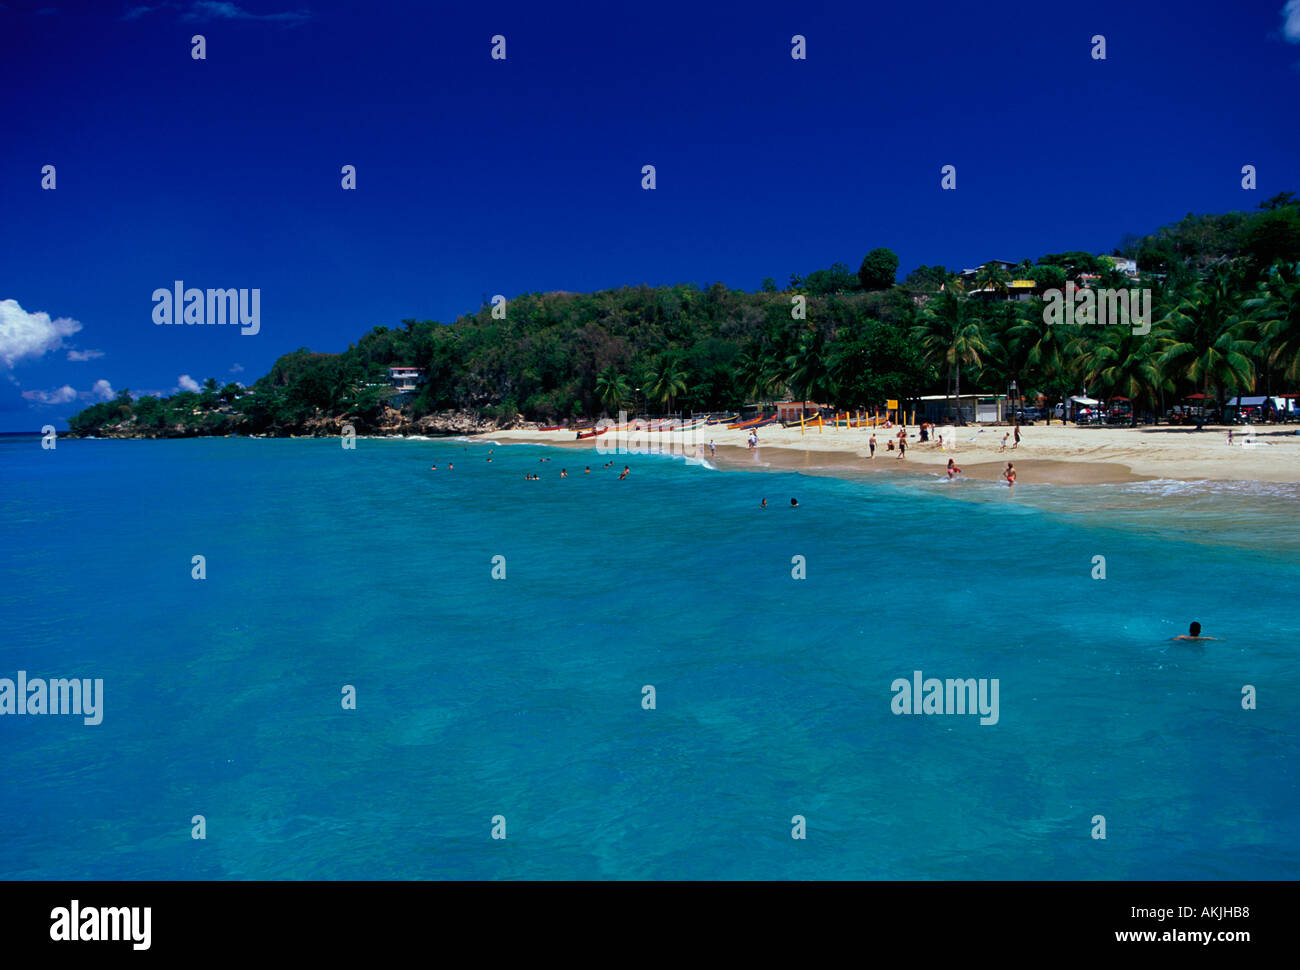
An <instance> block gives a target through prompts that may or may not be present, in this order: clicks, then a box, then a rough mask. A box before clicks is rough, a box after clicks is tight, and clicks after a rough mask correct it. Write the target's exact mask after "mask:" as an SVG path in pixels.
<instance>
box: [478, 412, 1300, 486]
mask: <svg viewBox="0 0 1300 970" xmlns="http://www.w3.org/2000/svg"><path fill="white" fill-rule="evenodd" d="M1245 430H1246V429H1244V428H1242V427H1240V426H1236V427H1234V428H1233V429H1232V431H1233V439H1234V443H1233V444H1232V445H1229V444H1228V443H1227V434H1228V429H1227V428H1226V427H1218V426H1207V427H1206V428H1204V429H1203V430H1201V431H1197V430H1195V428H1190V427H1189V428H1184V427H1170V426H1166V425H1160V426H1154V427H1139V428H1120V427H1077V426H1075V425H1061V424H1058V423H1055V422H1053V423H1052V424H1051V425H1050V426H1048V425H1044V424H1035V425H1031V426H1028V427H1024V428H1022V429H1021V442H1020V446H1019V447H1018V448H1012V447H1011V446H1010V445H1011V441H1012V440H1013V439H1008V446H1007V448H1006V450H1005V451H1003V450H1002V447H1001V446H1002V436H1003V435H1004V434H1006V433H1008V432H1010V431H1011V429H1010V428H1008V427H999V426H988V427H981V426H970V427H965V428H953V427H940V428H938V430H937V431H936V432H935V433H936V434H937V435H942V436H943V440H944V447H943V449H942V450H940V449H939V448H938V447H937V445H936V443H935V442H934V441H929V442H924V443H922V442H921V441H920V439H919V429H918V428H917V427H916V426H914V425H913V426H910V427H908V428H907V433H908V447H907V456H906V458H904V459H902V460H899V459H898V458H897V452H890V451H887V450H886V441H887V439H889V438H890V437H891V436H895V435H897V433H898V428H897V427H895V428H891V429H883V428H882V429H879V430H877V431H875V435H876V442H877V445H876V457H875V459H874V460H871V459H868V457H867V456H868V454H869V449H868V440H869V439H870V437H871V435H872V431H871V430H869V429H866V428H838V429H837V428H830V427H827V428H825V429H823V430H822V431H821V432H820V433H819V432H818V430H817V429H816V428H815V427H814V428H811V429H806V430H804V432H803V433H802V434H801V433H800V429H799V428H797V427H792V428H782V427H781V426H780V425H772V426H769V427H766V428H761V429H759V431H758V437H759V448H758V456H759V457H761V459H762V462H763V463H764V464H766V465H768V466H779V467H790V468H802V469H809V470H811V469H814V468H819V469H822V470H824V471H826V472H828V473H831V474H834V473H835V472H836V470H837V469H845V470H847V469H849V468H860V469H862V470H864V471H865V470H870V469H878V470H880V471H884V470H885V469H886V468H889V467H892V468H898V469H902V468H907V469H909V470H911V471H913V472H916V471H927V472H933V473H935V474H943V473H944V469H945V467H946V466H947V463H948V459H949V458H953V459H955V460H956V462H957V464H958V465H959V466H960V467H961V468H962V471H963V474H965V475H967V476H968V477H975V478H987V479H997V478H998V477H999V475H1000V474H1001V472H1002V469H1003V468H1005V467H1006V463H1007V462H1008V461H1011V462H1014V463H1015V466H1016V470H1017V473H1018V481H1019V482H1022V483H1025V482H1054V483H1059V484H1089V483H1094V482H1095V483H1100V482H1125V481H1135V480H1140V479H1155V478H1160V479H1176V480H1182V481H1201V480H1205V479H1213V480H1221V481H1268V482H1300V425H1295V424H1289V425H1262V426H1259V427H1257V428H1256V429H1255V434H1254V444H1243V443H1242V442H1243V440H1244V439H1245ZM748 434H749V433H748V432H747V431H745V430H741V429H736V430H728V429H727V428H726V427H725V426H722V425H714V426H710V427H705V428H701V429H699V430H698V431H693V432H692V431H687V432H671V431H670V432H653V433H651V432H623V433H619V432H615V431H610V432H608V433H606V434H605V435H602V436H601V437H599V438H595V439H586V440H583V441H578V440H575V435H574V432H572V431H535V430H510V431H495V432H492V433H490V434H484V435H479V436H477V437H480V438H485V439H486V438H491V439H496V440H503V441H528V442H534V443H537V444H548V445H558V446H562V447H567V448H577V449H582V450H591V451H595V450H596V449H597V447H598V446H599V448H600V449H601V450H602V451H604V452H606V453H609V454H610V455H611V456H612V457H617V456H616V455H614V451H615V449H616V448H618V447H619V446H620V445H621V446H622V447H624V448H627V449H628V450H629V451H631V452H632V455H630V456H629V457H632V456H634V455H635V453H636V452H637V451H638V450H639V451H641V452H643V453H644V452H645V451H648V450H650V449H652V448H653V449H659V450H662V451H672V452H675V453H679V454H687V455H691V456H694V455H697V454H698V453H699V449H703V454H704V455H705V456H707V454H708V451H709V448H708V446H709V441H710V440H712V441H713V442H714V444H715V445H716V446H717V448H718V457H719V458H721V459H722V461H723V463H725V464H727V465H728V466H733V465H739V464H744V463H746V462H747V461H750V462H752V460H753V459H754V457H755V456H754V455H753V454H752V453H750V452H749V449H748V446H747V441H748Z"/></svg>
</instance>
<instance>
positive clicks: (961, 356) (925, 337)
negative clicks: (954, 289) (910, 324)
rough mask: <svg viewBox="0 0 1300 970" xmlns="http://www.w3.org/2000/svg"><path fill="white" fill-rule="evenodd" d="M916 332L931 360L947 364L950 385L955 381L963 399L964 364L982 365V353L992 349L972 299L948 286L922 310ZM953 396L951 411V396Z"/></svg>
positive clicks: (950, 410) (958, 395) (957, 394)
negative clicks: (952, 291)
mask: <svg viewBox="0 0 1300 970" xmlns="http://www.w3.org/2000/svg"><path fill="white" fill-rule="evenodd" d="M913 333H914V334H915V336H916V338H917V340H918V341H919V342H920V344H921V348H922V350H923V351H925V354H926V356H927V357H928V359H929V360H930V362H931V363H934V364H939V365H944V364H946V365H947V367H948V373H949V387H950V388H951V387H952V386H953V385H954V383H955V386H956V395H955V396H956V397H957V399H958V400H960V399H961V365H962V364H974V365H976V366H978V365H979V364H980V363H981V358H980V355H981V354H985V353H987V352H988V344H987V343H985V340H984V333H983V328H982V326H981V325H980V321H979V320H978V319H977V318H976V317H975V316H974V314H973V313H972V312H971V308H970V301H969V300H966V299H965V298H963V297H960V296H958V295H956V294H955V293H950V292H948V291H946V290H945V291H944V292H943V293H940V294H939V295H938V296H937V297H935V298H934V299H933V300H931V301H930V302H929V304H928V305H927V306H926V308H925V310H923V311H922V313H921V316H920V318H919V320H918V324H917V326H916V328H915V330H914V331H913ZM953 378H955V381H954V380H953ZM949 400H950V403H949V405H948V413H949V414H950V415H951V414H952V404H951V397H950V399H949Z"/></svg>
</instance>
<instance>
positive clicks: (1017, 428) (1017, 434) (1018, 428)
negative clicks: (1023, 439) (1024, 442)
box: [1011, 421, 1020, 449]
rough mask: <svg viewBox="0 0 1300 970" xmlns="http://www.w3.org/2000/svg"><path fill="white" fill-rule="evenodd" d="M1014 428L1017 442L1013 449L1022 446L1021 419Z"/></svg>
mask: <svg viewBox="0 0 1300 970" xmlns="http://www.w3.org/2000/svg"><path fill="white" fill-rule="evenodd" d="M1014 430H1015V432H1016V443H1015V444H1014V445H1012V446H1011V447H1012V448H1013V449H1014V448H1019V447H1020V422H1019V421H1017V422H1016V426H1015V429H1014Z"/></svg>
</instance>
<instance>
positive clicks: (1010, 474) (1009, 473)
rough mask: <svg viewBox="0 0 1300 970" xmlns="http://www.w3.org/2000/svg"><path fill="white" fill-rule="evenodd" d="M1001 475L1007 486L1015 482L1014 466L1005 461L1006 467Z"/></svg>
mask: <svg viewBox="0 0 1300 970" xmlns="http://www.w3.org/2000/svg"><path fill="white" fill-rule="evenodd" d="M1002 477H1003V478H1005V479H1006V480H1007V488H1010V487H1011V486H1012V485H1014V484H1015V483H1016V466H1015V465H1013V464H1011V462H1007V467H1006V469H1005V470H1004V471H1003V472H1002Z"/></svg>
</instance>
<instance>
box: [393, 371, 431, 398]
mask: <svg viewBox="0 0 1300 970" xmlns="http://www.w3.org/2000/svg"><path fill="white" fill-rule="evenodd" d="M423 376H424V368H423V367H390V368H388V383H389V384H390V385H392V388H393V390H395V391H396V392H397V393H398V394H414V393H415V392H416V390H417V389H418V388H419V386H420V381H421V379H422V378H423Z"/></svg>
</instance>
